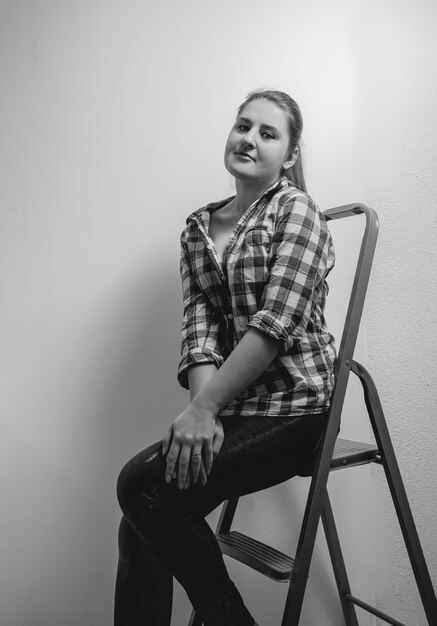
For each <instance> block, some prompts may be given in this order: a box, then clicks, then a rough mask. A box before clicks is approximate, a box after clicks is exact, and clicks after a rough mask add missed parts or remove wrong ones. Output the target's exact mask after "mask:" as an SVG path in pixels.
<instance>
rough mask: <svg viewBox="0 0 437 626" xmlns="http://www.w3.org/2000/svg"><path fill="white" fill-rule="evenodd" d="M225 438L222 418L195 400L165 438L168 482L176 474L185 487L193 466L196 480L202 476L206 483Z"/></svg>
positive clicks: (193, 477) (163, 448) (178, 418)
mask: <svg viewBox="0 0 437 626" xmlns="http://www.w3.org/2000/svg"><path fill="white" fill-rule="evenodd" d="M223 439H224V434H223V426H222V424H221V422H220V420H219V419H218V418H216V416H215V415H214V414H213V413H211V412H209V411H206V410H205V409H202V410H201V409H199V408H198V407H196V406H195V405H193V403H191V404H190V405H189V406H188V407H187V408H186V409H185V411H183V412H182V413H181V414H180V415H179V416H178V417H177V418H176V419H175V421H174V422H173V424H172V425H171V426H170V428H169V430H168V433H167V435H166V436H165V437H164V439H163V441H162V453H163V455H166V454H167V467H166V472H165V479H166V481H167V482H170V481H171V480H172V479H173V477H174V476H175V475H176V476H177V480H178V487H179V489H183V488H184V487H186V486H188V484H189V482H190V474H189V471H190V469H191V477H192V479H193V482H195V483H196V482H197V481H198V479H199V475H201V477H202V482H203V483H204V484H205V483H206V480H207V474H209V473H210V471H211V468H212V464H213V461H214V457H215V456H217V454H218V453H219V452H220V449H221V447H222V443H223Z"/></svg>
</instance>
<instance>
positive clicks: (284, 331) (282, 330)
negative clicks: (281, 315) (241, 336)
mask: <svg viewBox="0 0 437 626" xmlns="http://www.w3.org/2000/svg"><path fill="white" fill-rule="evenodd" d="M247 326H248V327H249V328H256V329H257V330H258V331H259V332H260V333H262V334H263V335H267V336H268V337H271V338H272V339H277V340H278V341H280V342H281V343H283V344H286V345H285V346H284V348H288V347H289V345H291V344H292V343H293V339H292V336H291V332H290V327H289V326H286V325H285V324H284V323H283V322H282V321H281V320H279V319H278V316H277V315H275V314H274V313H272V312H271V311H258V312H257V313H255V315H254V316H253V317H252V319H251V320H250V322H249V323H248V325H247Z"/></svg>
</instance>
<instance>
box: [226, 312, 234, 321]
mask: <svg viewBox="0 0 437 626" xmlns="http://www.w3.org/2000/svg"><path fill="white" fill-rule="evenodd" d="M226 317H227V318H228V320H232V319H234V316H233V315H232V313H228V314H227V316H226Z"/></svg>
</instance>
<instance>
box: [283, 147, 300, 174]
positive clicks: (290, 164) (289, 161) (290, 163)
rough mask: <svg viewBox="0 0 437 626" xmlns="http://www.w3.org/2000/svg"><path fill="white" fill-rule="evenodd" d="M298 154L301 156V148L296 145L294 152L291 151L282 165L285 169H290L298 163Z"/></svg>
mask: <svg viewBox="0 0 437 626" xmlns="http://www.w3.org/2000/svg"><path fill="white" fill-rule="evenodd" d="M298 156H299V148H298V147H297V146H296V147H295V149H294V150H293V152H291V153H290V155H289V157H288V159H287V160H286V161H285V163H284V165H283V166H282V167H283V168H284V170H288V169H289V168H290V167H293V165H294V164H295V163H296V160H297V157H298Z"/></svg>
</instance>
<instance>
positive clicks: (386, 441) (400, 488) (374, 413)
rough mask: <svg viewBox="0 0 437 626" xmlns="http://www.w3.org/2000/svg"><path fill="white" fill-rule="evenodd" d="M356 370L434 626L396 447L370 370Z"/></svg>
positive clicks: (434, 602)
mask: <svg viewBox="0 0 437 626" xmlns="http://www.w3.org/2000/svg"><path fill="white" fill-rule="evenodd" d="M352 371H353V372H354V373H355V374H357V376H358V377H359V378H360V380H361V383H362V385H363V389H364V398H365V401H366V406H367V410H368V412H369V417H370V421H371V423H372V428H373V432H374V435H375V439H376V443H377V445H378V448H379V451H380V453H381V459H382V464H383V466H384V470H385V474H386V477H387V482H388V485H389V488H390V492H391V495H392V498H393V503H394V506H395V509H396V513H397V516H398V520H399V524H400V527H401V530H402V534H403V537H404V541H405V545H406V548H407V551H408V556H409V558H410V562H411V566H412V568H413V572H414V576H415V578H416V583H417V587H418V589H419V593H420V597H421V599H422V604H423V608H424V610H425V614H426V617H427V619H428V623H429V624H430V626H433V625H434V624H437V599H436V595H435V592H434V589H433V586H432V582H431V578H430V575H429V571H428V567H427V565H426V561H425V557H424V555H423V551H422V546H421V544H420V540H419V536H418V534H417V529H416V525H415V523H414V519H413V515H412V513H411V508H410V505H409V502H408V498H407V494H406V491H405V487H404V483H403V481H402V477H401V473H400V471H399V466H398V463H397V461H396V456H395V453H394V450H393V445H392V442H391V439H390V434H389V432H388V428H387V424H386V421H385V417H384V412H383V409H382V406H381V402H380V399H379V395H378V392H377V389H376V387H375V383H374V382H373V380H372V378H371V376H370V374H369V373H368V372H367V370H366V369H365V368H364V367H363V366H362V365H360V364H359V363H357V362H356V361H353V364H352Z"/></svg>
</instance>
